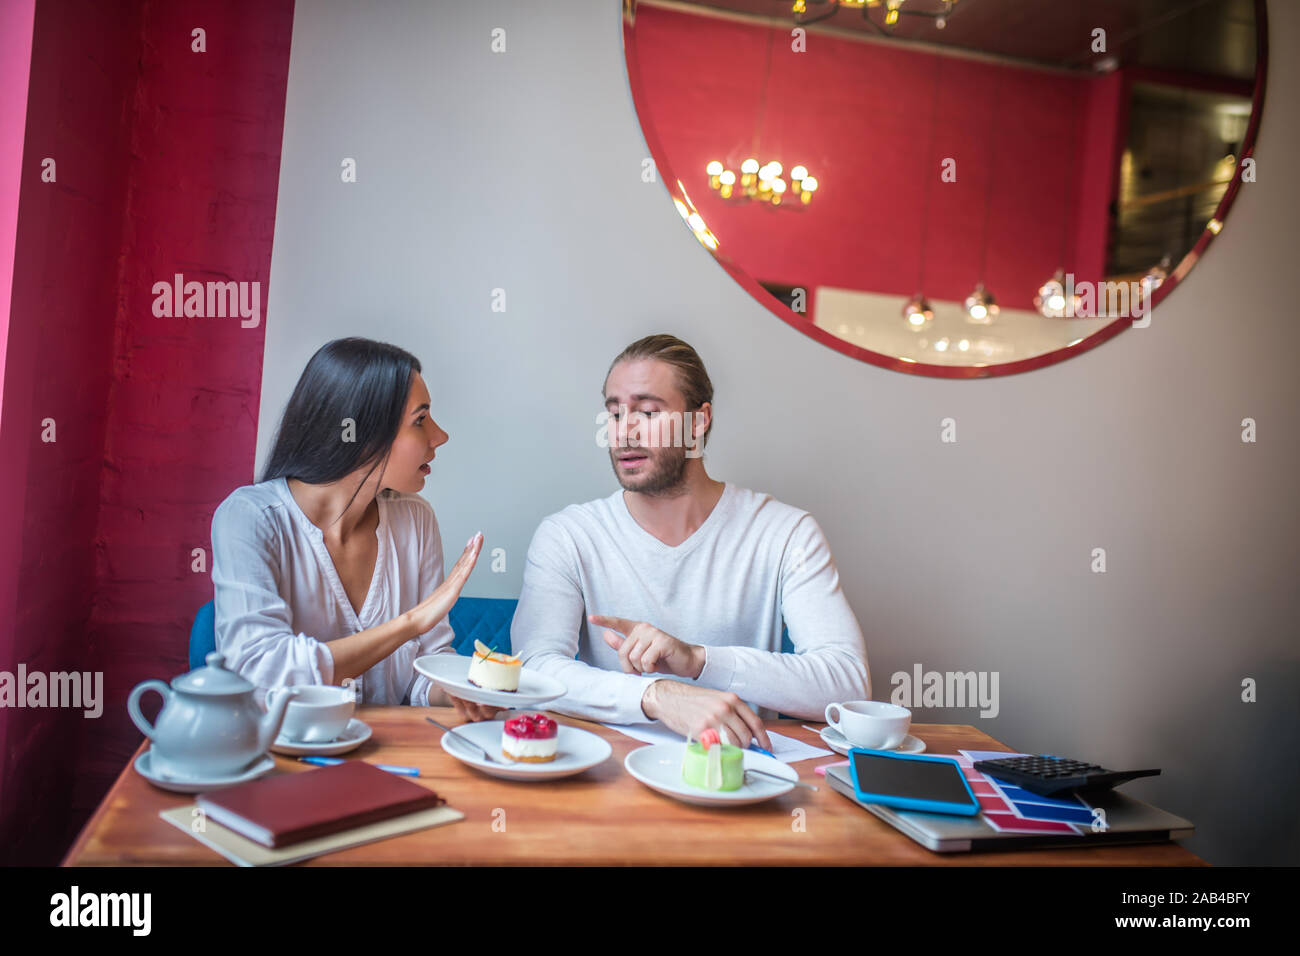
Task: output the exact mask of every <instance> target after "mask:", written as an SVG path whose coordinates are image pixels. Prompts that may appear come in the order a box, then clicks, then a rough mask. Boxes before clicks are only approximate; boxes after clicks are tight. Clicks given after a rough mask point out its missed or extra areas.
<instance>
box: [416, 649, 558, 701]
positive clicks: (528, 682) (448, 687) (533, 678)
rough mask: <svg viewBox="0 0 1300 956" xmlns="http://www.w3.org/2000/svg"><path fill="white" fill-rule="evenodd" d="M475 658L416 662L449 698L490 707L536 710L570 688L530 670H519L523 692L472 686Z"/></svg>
mask: <svg viewBox="0 0 1300 956" xmlns="http://www.w3.org/2000/svg"><path fill="white" fill-rule="evenodd" d="M471 660H472V658H469V657H462V656H461V655H460V654H426V655H424V656H423V657H417V658H416V659H415V664H414V666H415V669H416V670H417V671H419V672H420V673H421V674H423V675H424V676H425V677H427V678H429V680H431V681H433V682H434V683H435V684H437V685H438V686H439V687H441V688H442V689H443V690H444V691H446V692H447V693H448V694H451V696H453V697H459V698H460V699H461V700H472V701H473V702H474V703H476V704H485V705H487V706H488V707H518V708H523V709H525V710H529V709H532V708H536V707H538V706H539V705H541V704H545V703H546V702H547V701H551V700H555V698H557V697H563V696H564V695H565V694H567V693H568V688H567V687H565V686H564V685H563V684H561V683H560V682H559V681H558V680H556V679H555V678H554V677H547V676H546V675H545V674H539V673H538V672H537V671H535V670H530V669H529V668H527V667H521V668H519V690H517V691H513V692H512V691H506V690H487V689H486V688H483V687H475V686H474V685H473V684H471V683H470V682H469V679H468V676H467V675H468V674H469V665H470V661H471Z"/></svg>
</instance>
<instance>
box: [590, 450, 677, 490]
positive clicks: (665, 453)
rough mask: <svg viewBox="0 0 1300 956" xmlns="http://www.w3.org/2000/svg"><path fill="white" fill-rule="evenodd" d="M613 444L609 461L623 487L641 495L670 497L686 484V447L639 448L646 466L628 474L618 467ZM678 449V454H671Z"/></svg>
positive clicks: (616, 451)
mask: <svg viewBox="0 0 1300 956" xmlns="http://www.w3.org/2000/svg"><path fill="white" fill-rule="evenodd" d="M620 450H625V449H618V448H615V447H611V448H610V449H609V461H610V464H612V465H613V466H614V477H615V478H617V479H618V483H619V484H620V485H622V486H623V488H624V490H625V491H635V492H638V493H640V494H643V495H659V496H662V497H665V498H672V497H675V496H676V495H679V494H681V493H682V492H683V491H684V490H685V486H686V477H685V476H686V449H685V448H680V449H679V448H665V449H662V450H660V451H658V452H657V453H656V452H655V451H653V450H651V449H649V448H644V449H640V450H641V451H643V452H644V453H645V455H646V465H647V467H646V469H645V470H644V471H643V473H641V474H637V475H629V474H626V473H624V472H623V470H622V469H621V468H619V467H618V456H617V453H618V452H619V451H620ZM675 452H680V454H674V453H675Z"/></svg>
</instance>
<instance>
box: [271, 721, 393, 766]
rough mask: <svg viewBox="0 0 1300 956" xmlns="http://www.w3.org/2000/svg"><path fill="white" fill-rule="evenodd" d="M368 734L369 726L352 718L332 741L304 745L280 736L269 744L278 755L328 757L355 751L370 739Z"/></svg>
mask: <svg viewBox="0 0 1300 956" xmlns="http://www.w3.org/2000/svg"><path fill="white" fill-rule="evenodd" d="M370 733H371V731H370V725H369V724H367V723H366V722H365V721H364V720H359V719H357V718H356V717H353V718H352V719H351V720H349V721H348V725H347V726H346V727H344V728H343V732H342V733H341V734H339V735H338V736H337V737H335V738H334V739H333V740H322V741H317V742H315V743H304V742H302V741H298V740H289V739H288V738H287V737H284V736H280V737H276V738H275V742H274V743H272V744H271V749H272V750H274V751H275V752H276V753H278V754H287V755H288V756H290V757H299V756H303V755H306V754H315V755H316V756H319V757H329V756H332V755H334V754H345V753H347V752H348V751H349V750H356V749H357V748H358V747H360V746H361V745H362V744H364V743H365V742H366V741H367V740H369V739H370Z"/></svg>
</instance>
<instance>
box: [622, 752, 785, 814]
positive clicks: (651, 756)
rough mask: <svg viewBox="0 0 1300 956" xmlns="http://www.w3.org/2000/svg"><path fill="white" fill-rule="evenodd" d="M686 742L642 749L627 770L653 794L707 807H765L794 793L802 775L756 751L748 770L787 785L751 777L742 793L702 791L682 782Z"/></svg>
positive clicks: (627, 763) (631, 756)
mask: <svg viewBox="0 0 1300 956" xmlns="http://www.w3.org/2000/svg"><path fill="white" fill-rule="evenodd" d="M685 750H686V742H685V741H682V742H681V743H680V744H675V743H674V744H651V745H650V746H649V747H638V748H637V749H636V750H633V751H632V752H631V753H629V754H628V755H627V757H626V758H625V759H624V761H623V766H624V768H625V769H626V770H627V772H628V773H630V774H631V775H632V776H634V777H635V778H636V779H637V780H640V781H641V782H642V783H644V784H645V785H646V786H647V787H649V788H650V789H651V790H657V791H659V792H660V793H662V794H664V795H665V796H669V797H675V798H676V799H678V800H681V801H683V802H684V803H694V804H698V805H700V806H704V807H740V806H745V805H747V804H751V803H762V802H763V801H764V800H771V799H772V798H773V797H779V796H781V795H782V794H783V793H789V792H790V791H791V790H793V789H794V785H795V782H796V781H798V779H799V774H798V773H796V772H795V770H794V768H792V767H791V766H790V765H789V764H786V763H782V762H781V761H780V760H777V759H776V758H775V757H768V756H766V755H764V754H761V753H758V752H757V751H753V750H746V751H745V763H744V767H745V769H746V770H762V771H764V772H766V773H771V774H776V776H778V777H783V778H784V779H785V781H786V782H784V783H783V782H782V781H780V780H773V779H771V778H770V777H760V776H758V775H756V774H747V775H746V777H745V782H744V783H743V784H741V786H740V789H739V790H702V789H700V788H699V787H692V786H691V785H690V784H688V783H687V782H686V781H685V780H683V779H682V757H683V755H684V752H685Z"/></svg>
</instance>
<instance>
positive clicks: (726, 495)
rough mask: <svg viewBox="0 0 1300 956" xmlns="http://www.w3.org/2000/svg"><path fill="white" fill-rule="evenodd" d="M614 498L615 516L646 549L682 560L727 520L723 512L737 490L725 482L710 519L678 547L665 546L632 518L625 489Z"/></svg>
mask: <svg viewBox="0 0 1300 956" xmlns="http://www.w3.org/2000/svg"><path fill="white" fill-rule="evenodd" d="M613 497H614V499H615V500H614V502H613V507H614V513H615V515H617V516H618V519H619V520H620V521H622V522H624V523H625V524H626V525H627V526H628V527H629V531H630V533H631V534H632V535H633V536H635V537H636V538H638V540H640V541H642V542H643V543H644V544H645V546H646V547H648V548H650V549H651V550H653V551H655V552H656V553H658V554H662V555H667V556H671V557H675V558H680V557H683V556H684V555H687V554H689V553H690V552H692V551H694V550H695V549H696V548H697V547H698V546H699V544H700V542H701V541H703V540H704V539H705V538H707V537H709V536H710V535H711V534H712V533H713V529H714V527H715V526H716V525H719V524H721V523H722V522H723V520H725V519H724V517H723V512H724V510H726V509H728V508H730V506H731V500H732V498H734V497H735V489H734V488H733V487H732V484H731V482H729V481H728V482H724V483H723V486H722V494H721V495H719V496H718V500H717V501H716V502H715V503H714V505H713V510H712V511H710V512H709V514H708V517H706V518H705V519H704V521H702V522H701V523H700V526H699V527H698V528H696V529H695V530H694V531H692V532H691V533H690V535H689V536H688V537H687V538H686V540H685V541H683V542H681V543H680V544H676V545H671V544H665V543H664V542H662V541H660V540H659V539H658V538H656V537H655V536H654V535H652V534H651V533H650V532H649V531H647V530H646V529H645V528H643V527H641V523H640V522H639V521H637V520H636V518H635V517H633V516H632V512H631V511H629V510H628V507H627V498H626V496H625V492H624V491H623V489H621V488H620V489H619V490H618V491H617V492H615V493H614V496H613Z"/></svg>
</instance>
